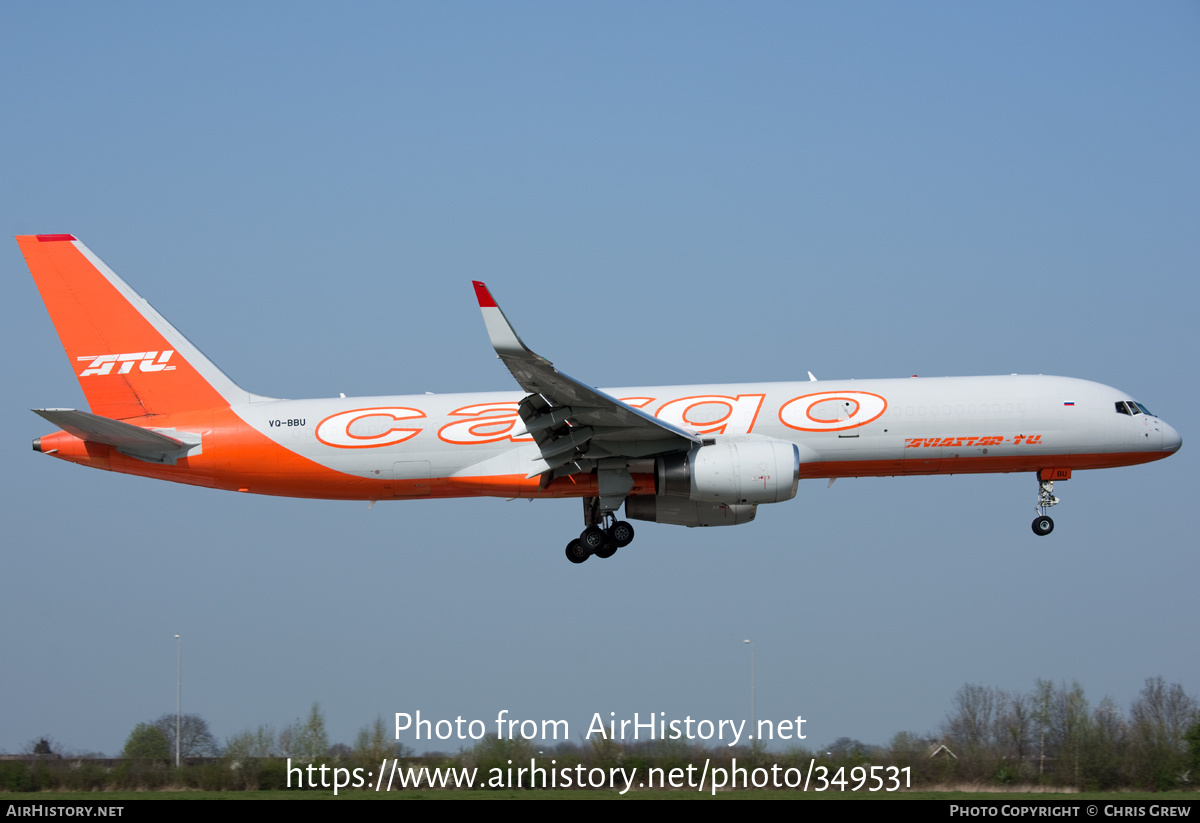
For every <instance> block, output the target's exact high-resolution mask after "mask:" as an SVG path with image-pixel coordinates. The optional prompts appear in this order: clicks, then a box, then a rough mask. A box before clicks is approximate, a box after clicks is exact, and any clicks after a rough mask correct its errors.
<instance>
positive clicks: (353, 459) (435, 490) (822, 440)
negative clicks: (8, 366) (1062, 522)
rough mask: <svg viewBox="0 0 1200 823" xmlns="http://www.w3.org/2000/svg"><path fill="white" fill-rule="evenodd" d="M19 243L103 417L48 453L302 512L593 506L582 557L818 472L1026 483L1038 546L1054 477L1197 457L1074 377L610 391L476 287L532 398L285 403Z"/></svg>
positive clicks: (712, 515)
mask: <svg viewBox="0 0 1200 823" xmlns="http://www.w3.org/2000/svg"><path fill="white" fill-rule="evenodd" d="M17 242H18V243H19V244H20V246H21V251H22V253H23V254H24V255H25V260H26V262H27V263H28V264H29V269H30V271H31V272H32V273H33V278H34V280H35V281H36V282H37V287H38V290H39V291H40V292H41V295H42V299H43V300H44V301H45V303H46V308H47V309H48V310H49V312H50V317H51V319H52V320H53V321H54V326H55V328H56V329H57V331H58V335H59V338H60V339H61V340H62V344H63V348H64V349H66V352H67V359H68V360H69V361H70V363H71V366H72V368H73V369H74V370H75V374H76V377H77V378H78V379H79V385H80V386H81V387H82V389H83V393H84V396H85V397H86V398H87V403H88V406H89V408H90V411H80V410H76V409H35V410H34V411H35V412H36V413H37V414H39V415H41V416H42V417H44V418H45V419H46V420H48V421H50V422H51V423H53V424H54V425H55V426H57V427H58V428H59V429H61V431H57V432H54V433H53V434H49V435H46V436H44V437H39V438H38V439H36V440H34V441H33V448H34V451H38V452H41V453H43V454H50V455H53V456H54V457H57V458H60V459H62V460H67V461H69V462H72V463H79V464H80V465H84V466H92V467H94V468H99V469H107V470H109V471H116V472H123V473H125V474H136V475H141V476H143V477H153V478H157V479H159V480H172V481H175V482H177V483H190V484H192V485H196V486H208V487H210V488H216V489H226V490H229V491H240V492H251V493H255V494H273V495H284V496H289V497H310V498H328V499H341V500H367V501H372V503H373V502H374V501H377V500H385V499H414V498H422V497H506V498H513V497H529V498H533V497H545V498H549V497H574V498H580V499H582V500H583V522H584V529H583V532H582V533H581V534H580V535H579V537H577V538H574V539H572V540H571V541H570V542H569V543H568V544H567V548H566V554H567V557H568V559H570V560H571V561H572V562H574V563H582V562H583V561H585V560H587V559H588V558H589V557H590V556H591V555H593V554H594V555H596V556H598V557H611V556H612V555H613V554H614V553H615V552H616V551H617V549H618V548H620V547H623V546H626V545H628V544H629V543H630V541H632V540H633V527H632V526H631V525H630V524H629V522H628V520H648V521H651V522H655V523H668V524H672V525H677V526H734V525H738V524H742V523H748V522H750V521H751V520H753V519H754V516H755V514H756V512H757V509H758V506H759V505H761V504H764V503H779V502H781V501H784V500H790V499H792V498H793V497H795V496H796V490H797V486H798V484H799V482H800V480H801V479H802V478H829V480H830V482H832V481H833V480H834V479H836V478H839V477H878V476H884V475H905V474H962V473H984V472H1029V473H1031V474H1033V475H1034V476H1035V477H1036V478H1037V481H1038V497H1037V505H1036V509H1037V518H1036V519H1034V521H1033V531H1034V533H1035V534H1038V535H1047V534H1049V533H1050V532H1051V531H1052V530H1053V529H1054V521H1053V520H1051V519H1050V517H1049V516H1048V515H1047V514H1046V512H1047V510H1048V509H1049V508H1050V507H1051V506H1053V505H1055V504H1056V503H1058V498H1057V497H1055V496H1054V483H1055V482H1056V481H1061V480H1067V479H1069V478H1070V477H1071V473H1072V472H1073V471H1078V470H1082V469H1104V468H1112V467H1115V466H1131V465H1134V464H1137V463H1148V462H1150V461H1152V460H1159V459H1162V458H1164V457H1167V456H1169V455H1171V454H1173V453H1174V452H1175V451H1177V450H1178V449H1179V447H1180V445H1181V443H1182V441H1181V439H1180V436H1179V434H1178V433H1177V432H1176V431H1175V429H1173V428H1171V426H1169V425H1168V424H1167V423H1166V422H1164V421H1163V420H1162V419H1160V418H1159V417H1157V416H1156V415H1154V414H1152V413H1151V412H1150V411H1149V409H1147V408H1146V407H1145V406H1144V405H1142V404H1141V403H1139V402H1137V401H1136V400H1134V399H1133V398H1132V397H1130V396H1129V395H1128V394H1126V393H1125V392H1122V391H1119V390H1118V389H1114V388H1110V387H1109V386H1104V385H1101V384H1099V383H1092V382H1089V381H1086V380H1077V379H1073V378H1069V377H1049V376H1044V375H1009V376H1002V377H942V378H933V379H929V378H905V379H894V380H854V381H817V380H816V378H814V377H812V375H811V373H810V374H809V378H810V380H809V382H800V383H738V384H721V385H697V386H651V387H639V388H618V389H596V388H593V387H591V386H589V385H587V384H586V383H583V382H580V381H579V380H576V379H575V378H573V377H570V376H568V375H566V374H564V373H563V372H561V371H559V370H558V369H557V368H555V367H554V364H553V363H551V362H550V361H549V360H547V359H545V358H544V357H541V356H539V355H537V354H535V353H534V352H533V351H531V350H530V349H529V348H528V347H527V346H526V345H525V344H524V343H523V342H522V341H521V338H520V337H518V336H517V334H516V332H515V331H514V330H513V328H512V326H511V325H510V324H509V322H508V319H507V318H506V317H505V316H504V314H503V312H501V311H500V307H499V306H498V305H496V301H495V299H494V298H493V297H492V294H491V292H490V291H489V290H488V288H487V286H485V285H484V284H483V283H479V282H476V283H475V284H474V286H475V295H476V298H477V299H478V302H479V306H480V309H481V310H482V312H483V320H484V323H485V324H486V326H487V332H488V335H489V336H490V338H491V342H492V346H493V347H494V348H495V350H496V353H497V354H498V355H499V356H500V359H501V360H502V361H503V362H504V364H505V365H506V366H507V367H508V369H509V371H510V372H512V376H513V377H514V378H516V381H517V383H518V384H519V385H520V387H521V391H520V392H516V391H513V392H485V393H474V394H446V395H424V394H422V395H404V396H398V397H359V398H345V397H339V398H330V399H324V400H278V399H275V398H271V397H261V396H259V395H256V394H251V393H250V392H248V391H246V390H245V389H242V388H241V387H239V386H238V385H236V384H235V383H234V382H233V381H232V380H230V379H229V378H228V377H226V376H225V374H224V373H223V372H221V371H220V370H219V369H218V368H217V367H216V366H215V365H213V364H212V363H211V362H210V361H209V360H208V359H207V358H205V357H204V355H203V354H201V353H200V351H199V349H197V348H196V347H195V346H193V345H192V344H191V343H190V342H188V340H187V338H185V337H184V336H183V335H182V334H180V333H179V332H178V331H176V330H175V328H174V327H173V326H171V324H169V323H168V322H167V321H166V320H164V319H163V317H162V315H160V314H159V313H158V312H156V311H155V310H154V309H153V308H152V307H151V306H150V304H149V303H147V302H146V301H145V300H144V299H142V297H141V296H139V295H138V294H137V293H136V292H134V291H133V289H131V288H130V287H129V286H128V285H126V283H125V281H123V280H122V279H121V278H119V277H118V276H117V275H116V274H115V273H114V272H113V271H112V269H110V268H109V267H108V266H106V265H105V264H104V263H103V262H102V261H101V260H100V259H99V258H98V257H96V255H94V254H93V253H92V252H91V251H90V250H89V249H88V248H87V247H86V246H85V245H83V243H81V242H79V241H78V240H76V239H75V238H74V237H73V236H71V235H69V234H39V235H31V236H23V237H18V238H17ZM622 505H623V506H624V507H625V517H626V518H628V520H618V519H617V512H618V511H619V510H620V508H621V506H622Z"/></svg>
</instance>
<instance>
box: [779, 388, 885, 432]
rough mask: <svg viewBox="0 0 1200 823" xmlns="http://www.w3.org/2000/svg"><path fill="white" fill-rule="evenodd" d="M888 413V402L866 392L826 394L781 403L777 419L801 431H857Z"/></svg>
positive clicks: (805, 396)
mask: <svg viewBox="0 0 1200 823" xmlns="http://www.w3.org/2000/svg"><path fill="white" fill-rule="evenodd" d="M885 411H887V401H886V400H884V399H883V398H882V397H880V396H879V395H878V394H872V393H871V392H866V391H825V392H817V393H816V394H806V395H804V396H803V397H796V398H794V399H792V400H789V401H788V402H786V403H784V404H783V408H781V409H780V410H779V420H780V422H781V423H783V425H785V426H787V427H788V428H789V429H796V430H797V431H802V432H836V431H845V430H846V429H857V428H858V427H859V426H865V425H867V424H868V423H870V422H871V421H872V420H877V419H879V416H880V415H882V414H883V413H884V412H885Z"/></svg>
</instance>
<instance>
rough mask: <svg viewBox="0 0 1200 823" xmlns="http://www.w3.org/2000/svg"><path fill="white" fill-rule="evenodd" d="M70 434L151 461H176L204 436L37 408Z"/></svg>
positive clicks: (34, 410) (59, 410)
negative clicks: (173, 433)
mask: <svg viewBox="0 0 1200 823" xmlns="http://www.w3.org/2000/svg"><path fill="white" fill-rule="evenodd" d="M33 413H34V414H36V415H39V416H41V417H44V418H45V419H46V420H49V421H50V422H51V423H53V424H54V425H56V426H58V427H59V428H60V429H62V430H63V431H65V432H67V433H68V434H72V435H74V436H75V437H78V438H79V439H80V440H85V441H88V442H91V443H103V444H105V445H107V446H112V447H113V448H115V449H116V450H117V451H119V452H121V453H122V454H127V455H129V456H130V457H136V458H137V459H138V460H145V461H146V462H148V463H174V462H175V460H176V459H177V458H180V457H183V456H184V455H186V454H187V453H188V452H190V451H191V450H192V449H194V448H196V447H198V446H199V445H200V436H199V435H197V434H191V433H180V432H176V433H175V434H176V435H178V436H177V437H172V436H170V435H167V434H163V433H162V432H157V431H154V430H153V429H143V428H142V427H141V426H134V425H131V424H129V423H123V422H121V421H120V420H112V419H110V418H108V417H100V416H99V415H96V414H91V413H89V412H85V411H79V410H77V409H33Z"/></svg>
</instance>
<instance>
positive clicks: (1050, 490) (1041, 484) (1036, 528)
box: [1033, 475, 1069, 537]
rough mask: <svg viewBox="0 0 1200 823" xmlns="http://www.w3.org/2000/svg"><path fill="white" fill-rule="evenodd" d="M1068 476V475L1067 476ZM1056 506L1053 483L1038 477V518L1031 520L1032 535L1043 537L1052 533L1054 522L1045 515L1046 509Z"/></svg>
mask: <svg viewBox="0 0 1200 823" xmlns="http://www.w3.org/2000/svg"><path fill="white" fill-rule="evenodd" d="M1068 476H1069V475H1068ZM1057 505H1058V498H1057V497H1055V496H1054V481H1053V480H1045V479H1042V478H1041V476H1039V477H1038V502H1037V513H1038V516H1037V517H1035V518H1034V519H1033V533H1034V534H1036V535H1037V536H1038V537H1045V536H1046V535H1048V534H1050V532H1052V531H1054V521H1053V520H1051V519H1050V517H1049V515H1047V514H1046V509H1048V508H1050V507H1051V506H1057Z"/></svg>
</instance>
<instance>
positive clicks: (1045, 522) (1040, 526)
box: [1033, 515, 1054, 537]
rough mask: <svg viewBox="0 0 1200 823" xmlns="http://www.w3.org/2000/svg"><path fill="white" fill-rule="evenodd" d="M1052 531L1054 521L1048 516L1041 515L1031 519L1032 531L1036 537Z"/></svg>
mask: <svg viewBox="0 0 1200 823" xmlns="http://www.w3.org/2000/svg"><path fill="white" fill-rule="evenodd" d="M1052 531H1054V521H1053V520H1051V519H1050V518H1049V517H1046V516H1045V515H1042V516H1041V517H1035V518H1034V519H1033V533H1034V534H1036V535H1037V536H1038V537H1045V536H1046V535H1048V534H1050V532H1052Z"/></svg>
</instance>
